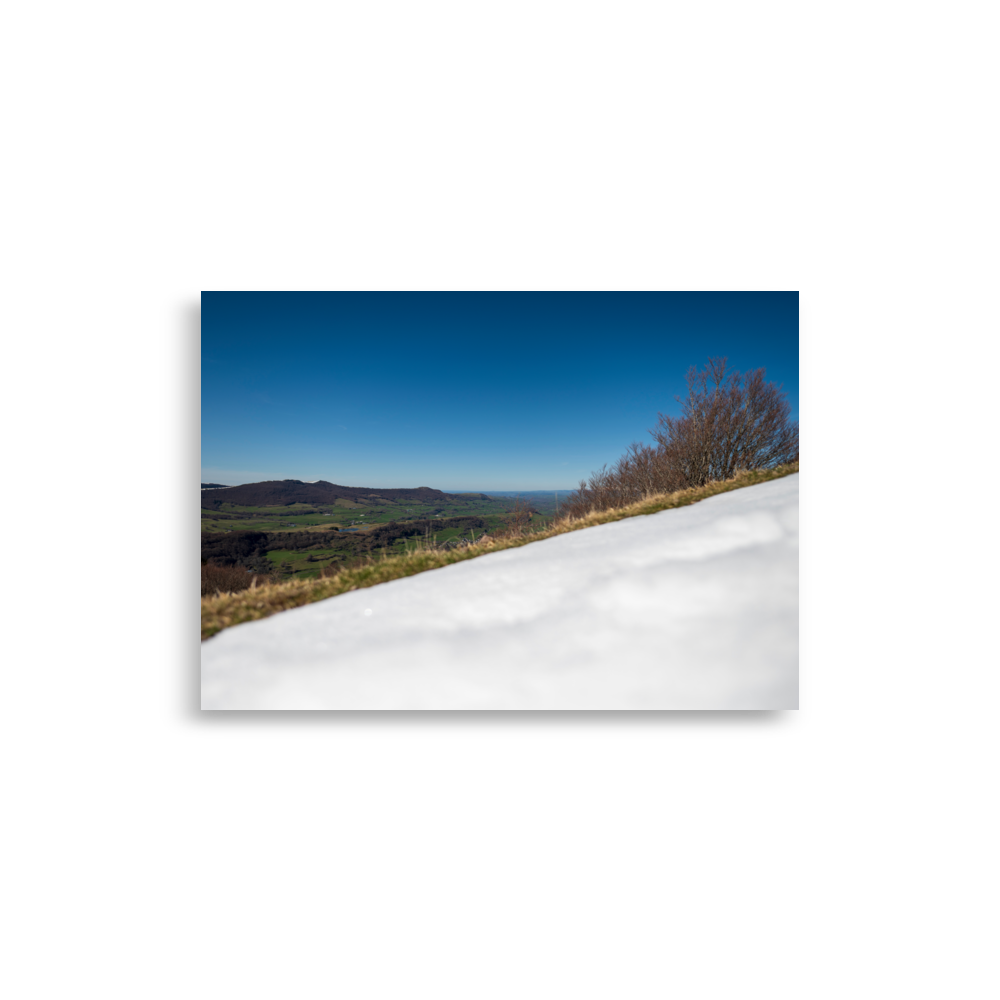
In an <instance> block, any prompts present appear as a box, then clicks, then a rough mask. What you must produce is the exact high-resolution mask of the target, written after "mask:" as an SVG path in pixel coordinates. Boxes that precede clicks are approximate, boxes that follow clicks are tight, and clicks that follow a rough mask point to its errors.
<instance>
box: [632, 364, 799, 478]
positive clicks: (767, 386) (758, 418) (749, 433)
mask: <svg viewBox="0 0 1000 1000" xmlns="http://www.w3.org/2000/svg"><path fill="white" fill-rule="evenodd" d="M687 385H688V394H687V398H686V399H684V400H681V399H680V397H679V396H678V397H677V399H678V402H680V403H681V416H680V417H677V418H675V417H668V416H665V415H664V414H662V413H661V414H660V415H659V417H660V419H659V422H658V423H657V425H656V427H654V428H653V429H652V430H651V431H650V433H651V434H652V435H653V437H654V438H655V439H656V442H657V444H658V445H659V447H660V449H662V450H663V452H664V458H665V460H666V462H667V464H668V465H670V466H671V467H673V468H674V469H676V470H677V472H678V473H679V474H680V476H681V477H682V478H683V480H684V483H683V485H684V486H685V487H687V486H703V485H704V484H705V483H707V482H712V481H718V480H723V479H731V478H732V477H733V476H734V475H735V474H736V471H737V470H738V469H769V468H772V467H773V466H776V465H784V464H786V463H788V462H795V461H797V460H798V457H799V427H798V424H797V423H796V422H795V421H791V420H789V418H788V414H789V405H788V399H787V397H786V395H785V393H784V392H782V391H781V387H780V386H778V385H775V384H774V383H773V382H766V381H765V380H764V369H763V368H757V369H754V370H753V371H749V372H746V373H745V374H742V375H741V374H740V372H738V371H732V372H729V373H728V374H727V372H726V359H725V358H709V360H708V364H707V365H706V366H705V368H704V370H703V371H700V372H699V371H698V370H697V369H695V368H691V369H690V370H689V371H688V374H687Z"/></svg>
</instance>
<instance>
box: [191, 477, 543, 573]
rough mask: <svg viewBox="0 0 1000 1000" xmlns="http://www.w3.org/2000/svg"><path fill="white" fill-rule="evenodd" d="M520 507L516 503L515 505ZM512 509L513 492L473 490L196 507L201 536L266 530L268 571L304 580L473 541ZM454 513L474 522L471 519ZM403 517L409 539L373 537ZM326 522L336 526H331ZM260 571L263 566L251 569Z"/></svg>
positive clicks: (534, 526)
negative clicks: (407, 498) (366, 500)
mask: <svg viewBox="0 0 1000 1000" xmlns="http://www.w3.org/2000/svg"><path fill="white" fill-rule="evenodd" d="M524 506H525V504H523V503H522V504H521V507H522V508H523V507H524ZM541 506H542V505H539V507H541ZM515 507H516V501H515V499H514V498H511V497H503V498H492V499H484V498H483V497H482V496H480V495H479V494H471V495H467V496H461V495H458V496H454V497H448V498H447V499H443V498H442V499H435V502H434V503H432V504H419V503H417V504H414V503H409V504H407V503H396V502H393V501H391V500H386V499H384V498H380V499H377V500H374V501H373V502H372V503H371V504H362V503H353V502H351V501H347V500H338V501H337V503H332V504H305V503H295V504H286V505H283V506H280V507H277V506H275V507H259V506H258V507H251V506H243V505H239V504H231V503H223V504H219V505H218V506H213V507H212V508H211V509H209V508H202V512H201V514H202V520H201V525H202V533H203V536H207V537H208V538H211V537H219V536H220V535H224V534H227V533H232V532H244V531H253V532H264V533H266V534H268V535H270V536H272V537H271V539H270V541H269V542H268V543H267V548H268V551H267V553H266V560H267V564H269V565H270V566H271V567H272V568H271V570H270V573H271V574H273V575H275V576H277V577H280V578H281V579H286V580H290V579H309V578H315V577H318V576H319V575H320V573H321V571H322V570H323V569H325V568H327V567H332V568H335V569H336V568H343V567H344V566H347V565H351V564H353V563H356V562H357V561H358V559H364V558H367V557H369V556H370V555H371V554H372V553H373V552H379V553H380V552H382V551H383V550H385V551H387V552H403V551H408V550H412V549H415V548H420V547H437V546H442V545H445V544H447V543H452V544H454V543H456V542H458V541H464V540H468V541H475V540H478V539H479V538H481V537H482V536H483V534H484V533H493V532H497V531H502V530H504V529H505V528H507V527H509V526H510V525H511V523H512V521H513V520H514V519H515V517H516V516H517V515H516V510H515ZM552 514H553V511H552V510H551V509H548V510H546V511H545V513H532V515H531V517H530V519H528V520H527V521H526V523H525V524H524V527H525V528H526V529H527V530H529V531H532V532H534V531H545V530H546V529H547V528H548V527H549V526H550V525H551V523H552V520H553V516H552ZM454 518H476V519H478V520H477V523H475V524H473V525H470V524H469V523H468V522H466V523H461V522H456V521H454V520H452V519H454ZM522 520H524V514H523V513H522ZM408 522H422V523H421V526H420V527H419V528H418V526H417V525H416V524H414V525H413V527H414V528H415V529H417V532H416V533H415V534H413V535H410V536H409V537H406V538H390V539H387V540H380V539H379V537H378V535H379V533H378V532H376V534H375V536H374V537H370V536H371V533H372V532H373V531H374V530H375V529H377V528H379V527H380V526H386V525H393V526H394V529H391V530H390V535H391V534H393V533H394V531H395V529H403V530H405V528H406V525H407V523H408ZM333 526H336V527H337V528H338V529H339V530H337V531H335V532H333V531H330V530H329V529H330V528H331V527H333ZM304 533H306V534H304ZM284 534H287V535H289V536H292V535H294V536H295V537H294V538H292V537H289V545H288V547H287V548H286V547H285V546H283V545H281V542H280V536H282V535H284ZM313 535H315V536H316V537H315V542H313V541H312V536H313ZM274 536H278V538H275V537H274ZM334 538H335V539H336V541H334ZM219 540H220V542H221V538H220V539H219ZM205 544H207V542H206V543H205ZM272 546H273V548H272ZM209 548H211V546H209ZM203 551H206V550H205V549H204V547H203ZM260 571H263V570H256V569H255V570H254V572H260Z"/></svg>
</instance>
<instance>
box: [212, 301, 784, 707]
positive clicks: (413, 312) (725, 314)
mask: <svg viewBox="0 0 1000 1000" xmlns="http://www.w3.org/2000/svg"><path fill="white" fill-rule="evenodd" d="M798 338H799V329H798V293H797V292H224V291H213V292H207V291H206V292H203V293H202V305H201V379H202V384H201V408H202V410H201V412H202V469H201V479H202V481H201V484H200V495H201V602H202V615H201V621H202V626H201V627H202V708H203V709H205V710H213V711H214V710H223V711H226V710H247V709H249V710H288V709H291V710H306V711H315V710H353V711H357V710H360V711H365V710H396V711H434V710H451V711H469V710H473V711H484V710H487V711H489V710H503V711H537V710H548V711H553V710H555V711H612V710H632V711H664V710H666V711H670V710H683V711H699V710H700V711H705V710H737V711H738V710H744V711H746V710H756V711H761V710H765V711H775V710H788V709H795V708H797V707H798V472H799V466H798V461H799V454H798V452H799V427H798V365H799V354H798Z"/></svg>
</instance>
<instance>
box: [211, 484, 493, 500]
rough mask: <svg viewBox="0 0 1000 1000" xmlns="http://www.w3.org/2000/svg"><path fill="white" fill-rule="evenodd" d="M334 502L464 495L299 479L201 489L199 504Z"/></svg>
mask: <svg viewBox="0 0 1000 1000" xmlns="http://www.w3.org/2000/svg"><path fill="white" fill-rule="evenodd" d="M478 496H479V497H481V498H482V499H484V500H485V499H489V498H488V497H487V496H486V495H485V494H482V493H481V494H478ZM338 499H342V500H349V501H351V502H353V503H360V504H364V505H365V506H366V507H367V506H381V505H383V504H402V503H422V504H428V503H442V502H443V503H448V502H466V501H468V499H469V496H468V494H466V495H464V496H461V497H460V496H458V495H457V494H453V493H444V492H442V491H441V490H435V489H431V487H429V486H418V487H416V488H415V489H410V488H402V489H385V488H381V487H379V488H376V487H372V486H338V485H337V484H336V483H328V482H326V480H323V479H321V480H319V481H318V482H315V483H306V482H303V481H302V480H300V479H273V480H268V481H267V482H263V483H245V484H244V485H242V486H228V487H225V488H219V491H218V493H216V492H215V490H214V489H205V488H204V486H203V492H202V498H201V503H202V506H203V507H215V506H219V505H221V504H223V503H228V504H239V505H243V506H247V507H277V506H290V505H291V504H296V503H307V504H332V503H335V502H336V501H337V500H338Z"/></svg>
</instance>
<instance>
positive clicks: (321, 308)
mask: <svg viewBox="0 0 1000 1000" xmlns="http://www.w3.org/2000/svg"><path fill="white" fill-rule="evenodd" d="M201 343H202V481H204V482H219V483H226V484H236V483H242V482H256V481H259V480H264V479H303V480H315V479H326V480H329V481H331V482H335V483H341V484H344V485H348V486H374V487H378V486H381V487H397V486H432V487H435V488H437V489H443V490H456V489H480V490H489V489H496V490H515V489H524V490H533V489H571V488H574V487H575V486H576V485H577V483H578V482H579V480H580V479H581V478H582V477H585V476H588V475H589V474H590V473H591V472H592V471H593V470H594V469H596V468H599V467H600V466H601V465H603V464H604V463H605V462H608V463H611V462H613V461H614V460H615V459H617V458H618V456H619V455H621V454H622V452H623V451H624V450H625V448H626V447H627V446H628V445H629V444H630V443H631V442H632V441H636V440H644V441H649V440H651V439H650V438H649V435H648V433H647V430H648V428H650V427H652V426H653V424H654V423H655V422H656V419H657V413H658V411H662V412H664V413H670V414H676V413H678V412H679V404H678V403H677V402H676V401H675V399H674V397H675V396H676V395H678V394H683V393H684V391H685V384H684V376H685V373H686V372H687V370H688V368H689V367H690V366H691V365H696V366H700V365H703V364H704V363H705V361H706V360H707V358H708V357H709V356H726V357H728V358H729V363H730V366H731V367H735V368H739V369H741V370H745V369H748V368H760V367H763V368H765V369H766V370H767V376H768V378H769V379H770V380H773V381H775V382H779V383H782V384H783V386H784V388H785V390H786V391H787V393H788V398H789V402H790V404H791V407H792V416H793V417H795V418H797V417H798V374H799V351H798V345H799V334H798V293H797V292H203V293H202V333H201Z"/></svg>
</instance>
